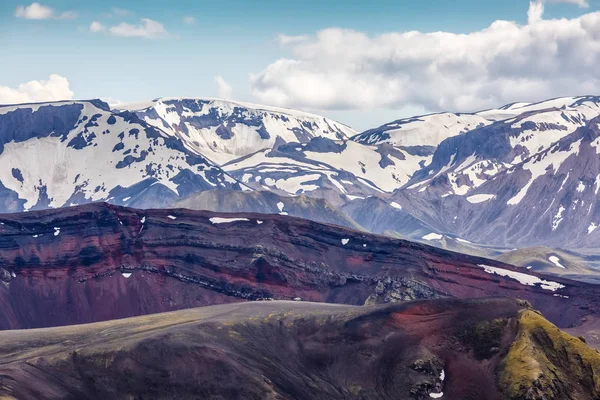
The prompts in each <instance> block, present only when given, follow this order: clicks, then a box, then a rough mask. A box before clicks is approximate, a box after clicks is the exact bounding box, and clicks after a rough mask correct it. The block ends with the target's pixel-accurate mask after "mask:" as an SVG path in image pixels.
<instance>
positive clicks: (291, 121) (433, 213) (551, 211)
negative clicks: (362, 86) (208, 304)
mask: <svg viewBox="0 0 600 400" xmlns="http://www.w3.org/2000/svg"><path fill="white" fill-rule="evenodd" d="M599 123H600V97H593V96H584V97H569V98H558V99H552V100H547V101H544V102H540V103H534V104H529V103H514V104H509V105H506V106H504V107H501V108H499V109H493V110H485V111H481V112H477V113H473V114H452V113H440V114H431V115H426V116H419V117H414V118H407V119H404V120H398V121H395V122H392V123H389V124H385V125H383V126H382V127H380V128H376V129H372V130H368V131H366V132H363V133H361V134H356V132H354V131H353V130H352V129H351V128H349V127H347V126H345V125H343V124H340V123H337V122H335V121H331V120H329V119H327V118H324V117H319V116H316V115H313V114H308V113H304V112H299V111H294V110H288V109H281V108H273V107H267V106H259V105H252V104H246V103H240V102H232V101H226V100H217V99H186V98H167V99H157V100H154V101H151V102H148V103H141V104H130V105H121V106H119V109H114V110H113V109H110V107H108V105H106V104H105V103H103V102H101V101H99V100H92V101H72V102H56V103H45V104H24V105H13V106H0V211H4V212H7V211H21V210H31V209H42V208H48V207H62V206H68V205H74V204H83V203H86V202H91V201H109V202H111V203H114V204H119V205H128V206H134V207H140V208H148V207H153V208H156V207H168V206H170V205H172V204H175V203H176V202H177V201H179V200H182V199H184V198H188V197H190V196H192V195H195V194H197V193H200V192H203V191H207V190H208V191H213V190H226V191H227V193H230V192H231V191H232V190H234V191H246V192H251V191H261V192H264V191H268V192H271V193H273V194H274V195H275V196H283V197H286V198H289V197H293V196H298V195H304V196H308V197H310V198H312V199H322V200H325V201H326V202H327V203H328V204H330V205H331V206H332V207H335V208H337V210H338V211H339V212H342V213H345V214H346V215H347V216H348V218H347V219H346V220H347V221H348V220H354V221H356V222H357V223H358V224H359V225H361V226H363V227H364V228H366V229H368V230H370V231H371V232H375V233H380V234H391V235H394V236H399V237H404V238H409V239H412V240H421V241H426V242H432V244H436V243H437V242H438V241H440V240H442V239H437V238H439V237H443V238H445V239H443V240H450V242H452V241H455V242H456V243H450V242H447V243H446V244H445V245H444V246H446V247H448V248H454V249H457V250H458V249H462V248H465V247H470V246H469V245H468V244H469V243H475V244H476V245H477V246H484V247H486V246H491V247H492V248H493V247H495V246H498V247H502V248H521V247H537V246H549V247H552V248H556V247H562V248H565V247H568V248H578V249H583V248H587V249H592V248H597V247H598V243H600V236H598V235H600V229H598V227H600V207H597V201H596V198H597V195H598V193H599V191H600V161H599V156H598V154H599V149H600V138H599V136H600V135H599V131H600V128H599V127H598V124H599ZM32 160H34V162H32ZM213 196H216V197H215V199H219V201H226V199H225V198H224V197H223V196H219V195H216V194H214V195H213ZM261 196H262V195H258V196H257V197H256V198H255V197H253V196H243V195H239V196H237V200H236V201H238V203H236V204H235V207H234V208H235V210H237V211H253V210H255V209H256V207H258V206H257V199H258V198H260V197H261ZM201 197H202V196H200V198H201ZM207 198H208V197H207ZM233 198H234V197H232V199H233ZM242 198H244V199H245V201H247V202H248V203H247V204H246V205H244V201H242ZM260 201H263V200H260ZM260 201H259V202H260ZM200 203H202V204H205V205H204V206H203V207H207V208H210V209H216V207H212V208H211V207H210V206H209V204H208V203H207V202H206V200H202V201H200ZM263 203H264V204H263V206H260V207H259V209H260V210H261V211H264V212H274V211H277V209H274V208H273V207H274V206H273V204H269V205H268V206H265V205H266V203H267V201H266V200H264V201H263ZM269 203H272V201H269ZM277 203H278V202H275V204H277ZM229 204H230V206H233V203H229ZM304 204H305V205H306V204H308V203H306V202H304ZM320 204H323V203H314V205H315V206H316V207H317V208H318V209H319V207H321V206H320ZM232 209H233V208H232ZM256 210H257V209H256ZM298 212H299V214H298V215H299V216H303V217H307V218H315V219H317V220H319V221H325V222H334V220H331V219H329V218H330V217H331V216H332V214H328V216H325V214H323V209H322V208H321V209H319V210H316V211H314V212H308V211H307V207H304V210H302V211H300V209H298ZM339 217H340V215H339V214H338V215H337V216H336V217H335V218H337V221H338V222H342V220H343V219H344V218H342V219H339ZM323 218H325V219H323ZM335 218H334V219H335ZM334 223H335V222H334ZM440 235H441V236H440ZM460 240H463V241H465V242H460ZM477 246H475V247H477ZM467 250H469V249H467ZM469 251H470V252H471V251H474V252H476V254H479V253H477V251H478V250H477V249H476V248H473V249H470V250H469ZM485 251H487V250H485ZM492 253H493V250H492Z"/></svg>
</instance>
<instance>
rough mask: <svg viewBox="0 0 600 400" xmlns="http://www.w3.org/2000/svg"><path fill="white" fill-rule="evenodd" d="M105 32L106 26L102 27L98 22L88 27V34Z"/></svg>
mask: <svg viewBox="0 0 600 400" xmlns="http://www.w3.org/2000/svg"><path fill="white" fill-rule="evenodd" d="M104 31H106V26H104V25H102V24H101V23H100V22H98V21H93V22H92V23H91V25H90V32H94V33H97V32H104Z"/></svg>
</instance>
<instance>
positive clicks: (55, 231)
mask: <svg viewBox="0 0 600 400" xmlns="http://www.w3.org/2000/svg"><path fill="white" fill-rule="evenodd" d="M58 235H60V228H54V236H58Z"/></svg>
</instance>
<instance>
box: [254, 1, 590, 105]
mask: <svg viewBox="0 0 600 400" xmlns="http://www.w3.org/2000/svg"><path fill="white" fill-rule="evenodd" d="M538 15H539V18H538V17H534V18H533V22H532V23H531V24H528V25H519V24H516V23H514V22H508V21H496V22H494V23H493V24H491V25H490V26H489V27H488V28H486V29H483V30H481V31H476V32H472V33H469V34H454V33H447V32H434V33H422V32H391V33H384V34H381V35H377V36H369V35H367V34H365V33H362V32H357V31H353V30H344V29H337V28H332V29H325V30H323V31H320V32H317V33H316V34H315V35H311V36H309V37H295V38H294V39H290V37H286V36H283V37H282V36H280V38H279V42H280V43H281V44H282V45H284V46H285V48H286V49H289V51H290V52H291V56H290V57H287V58H281V59H279V60H277V61H275V62H273V63H272V64H270V65H268V66H267V67H266V68H265V69H264V70H263V71H261V72H259V73H257V74H252V75H251V76H250V83H251V87H252V93H253V95H254V97H255V98H256V99H257V100H258V101H260V102H262V103H267V104H276V105H280V106H287V107H300V108H308V109H339V110H342V109H362V110H366V109H373V108H402V107H423V108H425V109H427V110H430V111H438V110H453V111H473V110H477V109H482V108H486V107H494V106H499V105H501V104H503V103H509V102H512V101H533V100H539V99H543V98H548V97H553V96H565V95H574V94H589V93H598V92H600V76H599V75H598V65H600V12H594V13H589V14H585V15H583V16H581V17H579V18H573V19H560V20H543V19H542V14H538Z"/></svg>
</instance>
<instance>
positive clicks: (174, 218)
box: [167, 215, 177, 220]
mask: <svg viewBox="0 0 600 400" xmlns="http://www.w3.org/2000/svg"><path fill="white" fill-rule="evenodd" d="M167 218H169V219H172V220H176V219H177V217H175V216H173V215H167Z"/></svg>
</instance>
